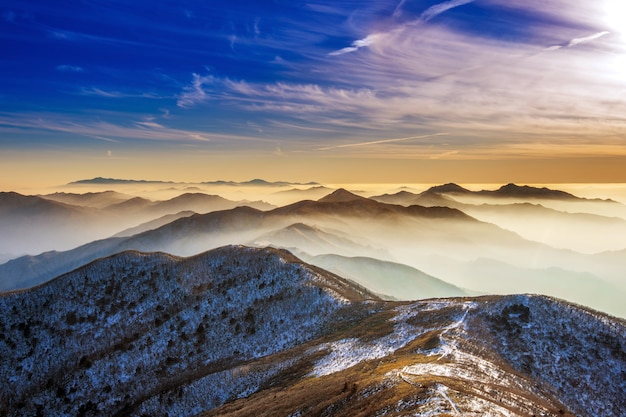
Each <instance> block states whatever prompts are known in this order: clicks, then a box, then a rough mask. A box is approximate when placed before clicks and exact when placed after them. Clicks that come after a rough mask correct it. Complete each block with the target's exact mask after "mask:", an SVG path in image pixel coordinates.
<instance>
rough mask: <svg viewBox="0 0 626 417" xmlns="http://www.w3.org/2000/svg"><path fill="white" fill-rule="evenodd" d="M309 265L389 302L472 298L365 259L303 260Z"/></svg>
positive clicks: (419, 273) (407, 269)
mask: <svg viewBox="0 0 626 417" xmlns="http://www.w3.org/2000/svg"><path fill="white" fill-rule="evenodd" d="M301 258H303V259H304V260H306V261H307V262H308V263H310V264H313V265H316V266H319V267H320V268H324V269H326V270H328V271H331V272H333V273H335V274H337V275H339V276H342V277H344V278H348V279H350V280H352V281H354V282H356V283H357V284H359V285H361V286H363V287H365V288H367V289H369V290H370V291H372V292H374V293H376V294H378V295H380V296H381V297H383V298H385V299H392V300H404V301H410V300H420V299H425V298H441V297H458V296H465V295H469V294H468V291H465V290H462V289H460V288H459V287H456V286H454V285H452V284H449V283H447V282H445V281H442V280H440V279H438V278H435V277H433V276H431V275H428V274H426V273H424V272H422V271H420V270H418V269H415V268H411V267H410V266H407V265H403V264H399V263H395V262H389V261H381V260H378V259H373V258H366V257H363V256H357V257H346V256H340V255H336V254H331V255H317V256H301Z"/></svg>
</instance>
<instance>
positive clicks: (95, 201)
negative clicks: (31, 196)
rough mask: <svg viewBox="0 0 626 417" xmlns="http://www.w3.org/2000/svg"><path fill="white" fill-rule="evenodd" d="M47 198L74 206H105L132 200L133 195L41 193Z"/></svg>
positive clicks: (103, 192) (115, 193)
mask: <svg viewBox="0 0 626 417" xmlns="http://www.w3.org/2000/svg"><path fill="white" fill-rule="evenodd" d="M40 197H42V198H45V199H46V200H53V201H57V202H59V203H65V204H71V205H74V206H83V207H95V208H104V207H107V206H110V205H112V204H116V203H121V202H123V201H126V200H130V199H131V198H133V196H131V195H128V194H123V193H118V192H117V191H102V192H96V193H84V194H77V193H54V194H46V195H41V196H40Z"/></svg>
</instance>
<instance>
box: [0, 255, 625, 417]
mask: <svg viewBox="0 0 626 417" xmlns="http://www.w3.org/2000/svg"><path fill="white" fill-rule="evenodd" d="M0 317H2V319H1V320H0V335H1V336H0V353H1V355H0V374H1V375H3V378H4V380H5V381H9V383H7V384H2V385H0V414H2V415H6V416H8V417H13V416H32V415H75V416H95V415H98V416H143V415H176V416H183V417H184V416H195V415H202V416H218V415H219V416H242V415H246V416H250V415H273V416H288V415H333V416H348V415H350V416H352V415H355V413H357V412H359V413H360V414H361V415H380V416H385V415H388V416H394V415H406V414H411V415H415V414H418V415H446V414H448V415H451V414H461V413H463V414H465V415H491V416H511V415H519V416H530V415H554V416H557V415H563V416H574V415H576V416H581V417H586V416H599V415H602V416H607V417H612V416H620V413H621V410H623V409H624V408H625V407H626V398H624V396H623V392H624V388H625V385H624V379H623V375H622V374H623V369H624V367H625V366H626V355H625V354H624V349H623V347H624V346H625V344H626V323H625V322H624V321H623V320H619V319H616V318H614V317H610V316H607V315H603V314H600V313H597V312H594V311H591V310H587V309H584V308H581V307H578V306H575V305H571V304H568V303H565V302H562V301H559V300H556V299H551V298H546V297H538V296H508V297H496V296H490V297H481V298H453V299H433V300H426V301H421V302H411V303H407V302H404V303H398V302H383V301H380V300H378V299H377V298H376V297H375V296H374V295H372V294H371V293H368V292H367V291H364V290H363V289H362V288H360V287H358V286H356V285H354V284H352V283H350V282H349V281H346V280H344V279H341V278H339V277H337V276H336V275H333V274H330V273H328V272H325V271H323V270H321V269H319V268H316V267H312V266H310V265H307V264H304V263H302V262H301V261H300V260H298V259H297V258H295V257H293V256H292V255H290V254H289V253H288V252H285V251H278V250H272V249H251V248H245V247H232V246H231V247H225V248H220V249H217V250H214V251H211V252H207V253H203V254H200V255H197V256H194V257H192V258H177V257H173V256H170V255H167V254H163V253H155V254H142V253H137V252H125V253H121V254H118V255H115V256H113V257H109V258H104V259H100V260H98V261H96V262H94V263H91V264H89V265H86V266H84V267H82V268H80V269H78V270H76V271H74V272H71V273H69V274H66V275H64V276H61V277H59V278H57V279H55V280H53V281H51V282H49V283H47V284H45V285H42V286H39V287H36V288H32V289H30V290H27V291H19V292H12V293H6V294H2V295H0Z"/></svg>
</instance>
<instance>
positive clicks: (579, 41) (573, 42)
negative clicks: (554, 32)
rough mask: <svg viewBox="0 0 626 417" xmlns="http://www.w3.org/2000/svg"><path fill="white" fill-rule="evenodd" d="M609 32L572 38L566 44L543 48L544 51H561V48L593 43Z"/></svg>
mask: <svg viewBox="0 0 626 417" xmlns="http://www.w3.org/2000/svg"><path fill="white" fill-rule="evenodd" d="M610 33H611V32H607V31H602V32H598V33H594V34H592V35H589V36H583V37H582V38H574V39H572V40H570V41H569V42H566V43H561V44H557V45H550V46H548V47H547V48H545V50H546V51H556V50H559V49H563V48H571V47H573V46H577V45H580V44H582V43H587V42H591V41H594V40H596V39H599V38H601V37H603V36H606V35H609V34H610Z"/></svg>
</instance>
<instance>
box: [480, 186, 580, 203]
mask: <svg viewBox="0 0 626 417" xmlns="http://www.w3.org/2000/svg"><path fill="white" fill-rule="evenodd" d="M491 193H493V194H498V195H502V196H505V197H509V196H510V197H536V198H556V199H579V197H576V196H575V195H573V194H570V193H567V192H565V191H561V190H552V189H550V188H547V187H541V188H539V187H531V186H529V185H517V184H514V183H508V184H506V185H503V186H502V187H500V188H498V189H497V190H495V191H491Z"/></svg>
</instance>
